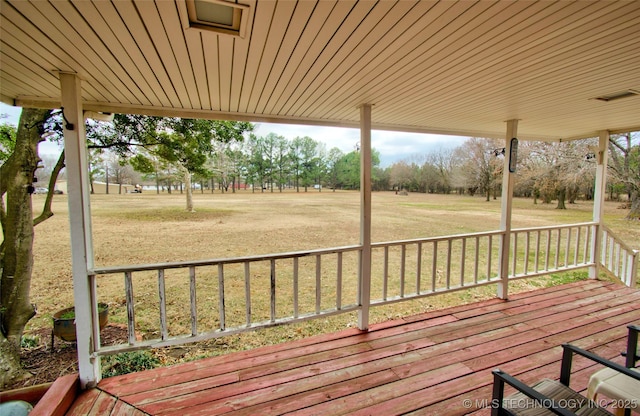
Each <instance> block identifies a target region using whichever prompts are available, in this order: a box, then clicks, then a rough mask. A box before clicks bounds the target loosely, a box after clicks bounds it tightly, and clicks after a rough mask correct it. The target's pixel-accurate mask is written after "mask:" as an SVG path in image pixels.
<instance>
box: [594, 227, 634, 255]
mask: <svg viewBox="0 0 640 416" xmlns="http://www.w3.org/2000/svg"><path fill="white" fill-rule="evenodd" d="M602 229H603V231H606V232H607V234H609V235H611V236H612V237H613V238H614V239H615V240H616V242H617V243H618V244H620V247H622V248H623V249H625V250H627V251H628V252H631V253H634V254H636V253H638V250H635V249H633V248H631V247H629V246H628V245H627V244H625V242H624V241H622V239H620V238H618V236H617V235H616V234H615V233H614V232H613V231H611V228H609V227H607V226H606V225H602Z"/></svg>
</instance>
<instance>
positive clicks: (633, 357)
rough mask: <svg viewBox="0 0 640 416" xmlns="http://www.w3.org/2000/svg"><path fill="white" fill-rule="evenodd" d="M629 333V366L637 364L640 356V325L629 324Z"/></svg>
mask: <svg viewBox="0 0 640 416" xmlns="http://www.w3.org/2000/svg"><path fill="white" fill-rule="evenodd" d="M627 328H629V335H628V336H627V354H626V355H627V361H626V363H625V365H626V366H627V367H628V368H632V367H635V366H636V363H637V362H638V360H640V356H638V334H639V333H640V326H638V325H629V326H627Z"/></svg>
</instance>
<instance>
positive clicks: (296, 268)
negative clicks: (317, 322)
mask: <svg viewBox="0 0 640 416" xmlns="http://www.w3.org/2000/svg"><path fill="white" fill-rule="evenodd" d="M298 271H299V257H294V258H293V317H294V318H297V317H298V316H299V313H300V310H299V308H298V305H299V303H298V300H299V298H298V297H299V291H300V290H299V286H298V284H299V283H298V282H299V277H298V276H299V273H298Z"/></svg>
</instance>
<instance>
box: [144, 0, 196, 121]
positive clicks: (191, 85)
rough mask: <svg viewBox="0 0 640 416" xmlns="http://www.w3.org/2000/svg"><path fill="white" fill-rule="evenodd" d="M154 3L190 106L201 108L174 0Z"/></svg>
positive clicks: (183, 32)
mask: <svg viewBox="0 0 640 416" xmlns="http://www.w3.org/2000/svg"><path fill="white" fill-rule="evenodd" d="M155 4H156V8H157V10H158V14H159V15H160V20H161V21H162V26H163V27H164V31H165V33H166V36H167V39H168V40H169V45H171V51H172V52H173V56H174V58H175V61H176V63H177V65H178V70H179V72H180V75H181V77H182V82H183V83H184V85H185V88H186V89H187V95H188V97H189V103H190V105H191V108H194V109H198V108H200V109H202V108H203V106H202V103H200V97H199V94H198V92H197V88H198V87H197V85H196V80H195V75H194V71H193V67H192V65H191V56H190V55H189V50H188V47H187V40H186V36H185V31H184V29H183V28H182V23H181V21H180V16H179V15H178V9H177V8H176V2H175V1H159V2H156V3H155ZM196 55H197V54H196Z"/></svg>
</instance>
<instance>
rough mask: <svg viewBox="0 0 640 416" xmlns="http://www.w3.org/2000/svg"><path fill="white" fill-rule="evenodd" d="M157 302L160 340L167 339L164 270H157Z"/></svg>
mask: <svg viewBox="0 0 640 416" xmlns="http://www.w3.org/2000/svg"><path fill="white" fill-rule="evenodd" d="M158 301H159V303H160V334H161V337H162V340H163V341H164V340H166V339H167V338H169V330H168V328H167V300H166V293H165V290H164V269H160V270H158Z"/></svg>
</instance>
